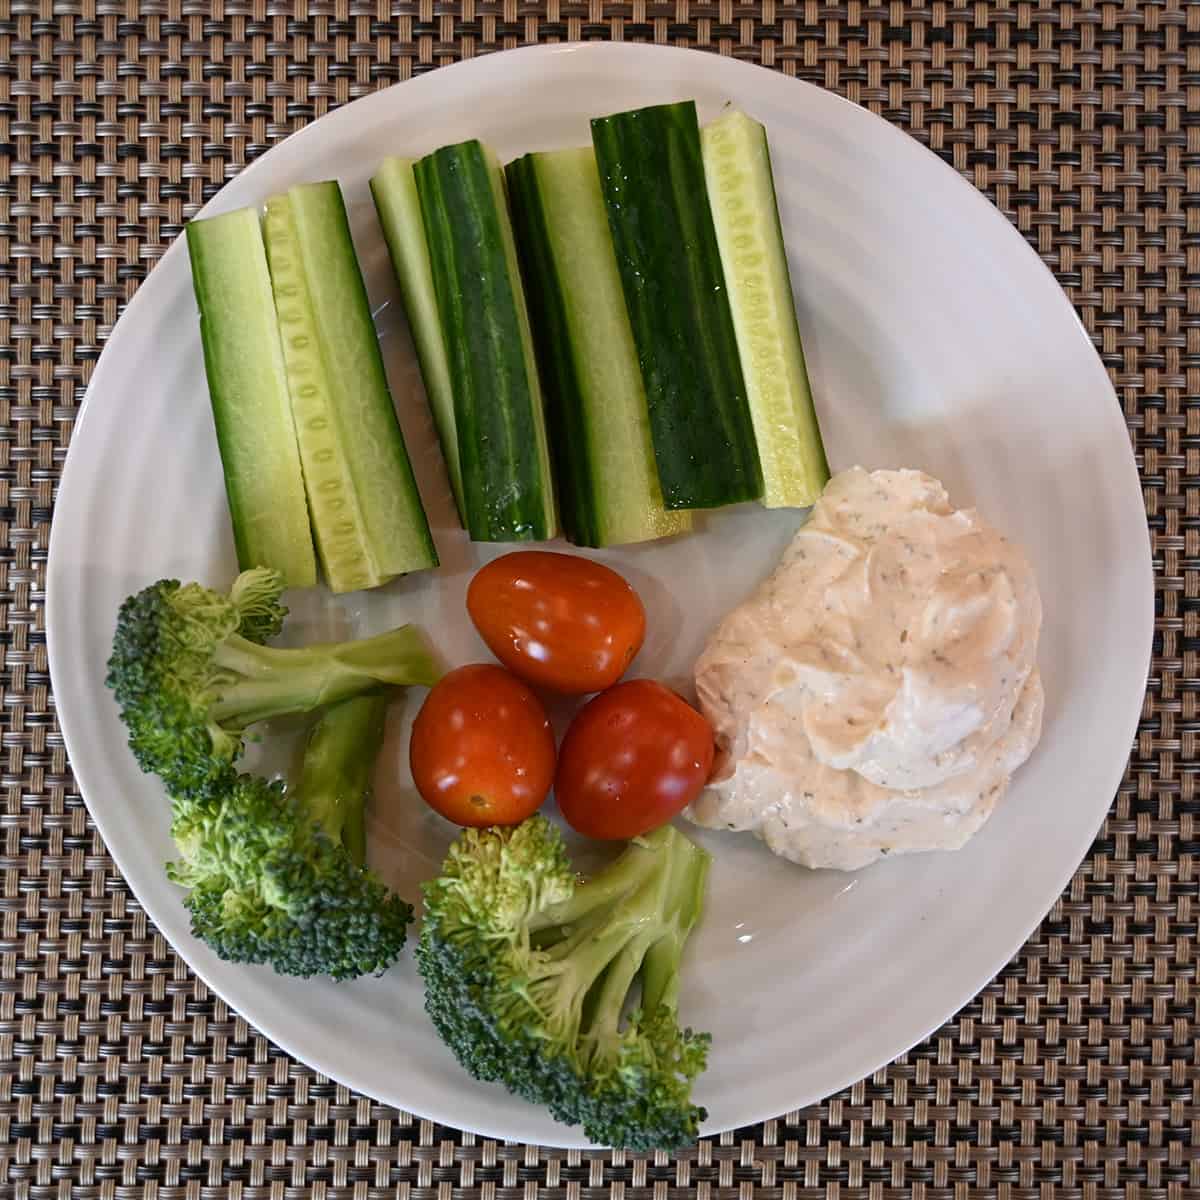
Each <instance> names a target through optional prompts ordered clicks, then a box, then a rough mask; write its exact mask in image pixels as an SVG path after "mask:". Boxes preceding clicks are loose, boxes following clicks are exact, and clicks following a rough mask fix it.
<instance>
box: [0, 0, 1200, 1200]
mask: <svg viewBox="0 0 1200 1200" xmlns="http://www.w3.org/2000/svg"><path fill="white" fill-rule="evenodd" d="M578 38H585V39H590V38H617V39H625V40H635V39H636V40H650V41H659V42H672V43H676V44H681V45H691V46H697V47H700V48H702V49H706V50H710V51H717V52H720V53H724V54H733V55H735V56H737V57H739V58H744V59H747V60H750V61H752V62H756V63H761V64H762V65H763V66H764V67H768V68H774V69H777V70H781V71H783V72H784V73H785V74H789V75H796V76H798V77H800V78H804V79H808V80H811V81H813V82H815V83H818V84H820V85H823V86H825V87H827V88H831V89H833V90H836V91H838V92H841V93H843V94H844V95H846V96H848V97H849V98H850V99H852V100H854V101H857V102H859V103H861V104H864V105H867V106H868V107H870V108H871V109H872V110H874V111H875V112H877V113H880V114H881V115H883V116H884V117H885V118H886V119H888V120H889V121H893V122H895V123H897V124H899V125H901V126H902V127H903V128H905V129H907V130H908V131H909V132H910V133H911V134H912V135H913V136H914V137H916V138H918V139H919V140H920V141H922V142H924V143H925V144H927V145H928V146H930V147H931V148H932V149H933V150H935V151H936V152H937V153H939V154H941V155H942V156H943V157H944V158H946V159H947V160H948V161H949V162H951V163H952V164H953V165H954V166H955V167H956V168H958V169H959V170H960V171H962V172H963V173H965V174H966V176H967V178H968V179H970V180H972V181H973V182H974V183H975V184H976V186H978V187H979V188H980V189H982V190H983V191H984V192H986V194H987V195H988V196H989V197H990V198H991V199H992V200H993V201H995V203H996V204H998V205H999V207H1000V208H1001V209H1002V210H1003V211H1004V212H1005V213H1006V214H1007V215H1008V217H1009V218H1010V219H1011V220H1012V221H1013V222H1014V224H1015V225H1016V226H1017V227H1018V228H1019V229H1020V231H1021V232H1022V233H1023V234H1024V235H1025V236H1026V237H1027V238H1028V239H1029V240H1030V242H1031V243H1032V244H1033V245H1034V246H1035V247H1036V249H1037V250H1038V251H1039V253H1040V254H1041V255H1042V257H1043V258H1044V260H1045V261H1046V263H1047V264H1048V265H1049V266H1050V268H1051V269H1052V270H1053V271H1054V272H1055V274H1056V275H1057V277H1058V279H1059V281H1060V283H1061V284H1062V286H1063V287H1064V288H1065V289H1066V290H1067V292H1068V293H1069V295H1070V297H1071V299H1072V301H1073V302H1074V304H1075V306H1076V309H1077V311H1078V313H1079V315H1080V318H1081V319H1082V321H1083V322H1084V324H1085V326H1086V327H1087V329H1088V331H1089V332H1090V334H1091V335H1092V337H1093V339H1094V341H1095V343H1096V345H1097V347H1098V349H1099V350H1100V352H1101V354H1102V355H1103V358H1104V361H1105V363H1106V365H1107V366H1108V368H1109V370H1110V372H1111V375H1112V378H1113V381H1114V383H1115V385H1116V388H1117V392H1118V395H1119V397H1120V400H1121V403H1122V404H1123V406H1124V412H1125V416H1126V419H1127V421H1128V424H1129V429H1130V435H1131V437H1132V438H1133V440H1134V443H1135V445H1136V450H1137V458H1138V464H1139V467H1140V468H1141V469H1142V478H1143V483H1144V490H1145V500H1146V507H1147V511H1148V514H1149V522H1150V528H1151V531H1152V536H1153V542H1154V561H1155V567H1156V570H1157V574H1158V601H1157V612H1158V633H1157V637H1156V640H1155V645H1154V661H1153V668H1152V675H1151V679H1150V684H1149V690H1148V692H1147V696H1146V701H1145V706H1144V709H1143V721H1142V725H1141V730H1140V732H1139V735H1138V738H1137V743H1136V746H1135V747H1134V751H1133V757H1132V761H1131V765H1130V769H1129V771H1128V773H1127V775H1126V779H1125V782H1124V785H1123V786H1122V788H1121V791H1120V794H1119V796H1118V797H1117V798H1116V801H1115V804H1114V806H1113V808H1112V810H1111V812H1110V815H1109V818H1108V820H1107V822H1106V824H1105V826H1104V828H1103V830H1102V831H1101V832H1100V833H1099V835H1098V837H1097V840H1096V842H1095V845H1094V846H1093V848H1092V851H1091V853H1090V856H1089V858H1088V860H1087V861H1086V862H1085V863H1084V864H1083V865H1082V866H1081V868H1080V870H1079V872H1078V873H1077V875H1076V876H1075V878H1074V880H1073V882H1072V883H1071V885H1070V887H1069V889H1068V891H1067V892H1066V894H1065V895H1064V896H1063V897H1062V898H1061V900H1060V901H1059V903H1058V904H1057V905H1056V906H1055V908H1054V910H1053V911H1052V912H1051V913H1050V915H1049V916H1048V917H1047V919H1046V920H1045V922H1044V923H1043V924H1042V926H1041V928H1040V929H1039V930H1038V931H1037V932H1036V934H1035V935H1034V936H1033V937H1032V938H1031V940H1030V941H1029V943H1028V945H1027V946H1026V947H1025V949H1024V950H1023V951H1022V953H1021V954H1020V955H1019V956H1018V958H1017V959H1016V960H1015V961H1014V962H1013V963H1012V964H1011V965H1010V966H1009V967H1008V968H1007V969H1006V970H1005V971H1004V972H1003V973H1002V975H1001V976H1000V977H999V978H998V979H997V980H996V981H994V982H993V983H992V984H991V985H989V986H988V987H987V988H986V989H985V991H984V992H983V994H982V995H980V996H979V997H978V998H977V999H976V1000H975V1001H974V1002H973V1003H972V1004H970V1005H969V1006H968V1007H967V1008H966V1009H965V1010H964V1011H963V1012H962V1013H961V1014H959V1016H958V1017H957V1018H956V1019H955V1020H953V1021H951V1022H949V1023H948V1024H947V1025H946V1026H945V1027H944V1028H943V1029H942V1030H941V1031H940V1032H939V1033H938V1034H937V1035H936V1036H935V1037H933V1038H931V1039H930V1040H929V1041H928V1042H926V1043H925V1044H923V1045H922V1046H920V1047H919V1048H917V1049H916V1050H914V1051H913V1052H912V1053H911V1054H909V1055H907V1056H906V1057H905V1058H903V1059H901V1060H900V1061H898V1062H897V1063H895V1064H893V1065H891V1066H890V1067H888V1068H886V1069H884V1070H880V1071H879V1072H877V1073H876V1074H875V1075H874V1076H873V1077H871V1078H870V1079H868V1080H866V1081H864V1082H862V1083H860V1084H858V1085H857V1086H855V1087H854V1088H852V1089H850V1090H849V1091H847V1092H845V1093H843V1094H842V1095H840V1096H837V1097H834V1098H833V1099H831V1100H829V1101H828V1102H826V1103H824V1104H822V1105H819V1106H816V1107H813V1108H811V1109H807V1110H805V1111H802V1112H795V1113H789V1114H787V1115H785V1116H782V1117H780V1118H779V1119H778V1120H775V1121H770V1122H767V1123H766V1124H764V1125H762V1126H758V1127H755V1128H751V1129H743V1130H738V1131H735V1132H733V1133H730V1134H727V1135H725V1136H723V1137H721V1138H719V1139H712V1140H709V1141H704V1142H702V1143H701V1144H700V1145H698V1146H697V1147H694V1148H692V1149H690V1150H688V1151H686V1152H683V1153H680V1154H679V1155H677V1156H675V1157H673V1158H668V1157H667V1156H664V1155H659V1156H651V1157H649V1158H646V1157H640V1158H639V1157H635V1156H630V1155H624V1154H620V1153H597V1154H594V1155H587V1154H583V1155H581V1154H578V1153H571V1154H568V1153H559V1152H555V1151H552V1150H547V1149H545V1148H539V1147H536V1146H517V1145H503V1144H497V1143H494V1142H488V1141H484V1140H482V1139H477V1138H475V1137H473V1136H472V1135H470V1134H469V1133H460V1132H458V1131H456V1130H453V1129H448V1128H444V1127H441V1126H435V1125H433V1124H432V1123H430V1122H427V1121H422V1120H420V1119H419V1118H417V1117H410V1116H409V1115H407V1114H404V1113H398V1112H395V1111H393V1110H390V1109H387V1108H384V1107H382V1106H379V1105H376V1104H373V1103H372V1102H370V1101H368V1100H366V1099H363V1098H361V1097H358V1096H356V1095H354V1094H352V1093H350V1092H348V1091H347V1090H346V1089H344V1088H341V1087H338V1086H336V1085H334V1084H332V1083H330V1082H328V1081H327V1080H326V1079H324V1078H323V1077H321V1076H318V1075H316V1074H314V1073H313V1072H311V1071H309V1070H308V1069H307V1068H305V1067H304V1066H303V1065H301V1064H300V1063H297V1062H295V1061H294V1060H292V1059H290V1058H288V1057H287V1056H285V1055H283V1054H281V1053H280V1052H279V1051H277V1050H276V1049H275V1048H274V1047H272V1046H271V1045H270V1044H269V1043H268V1042H267V1041H266V1040H265V1039H264V1038H262V1037H261V1036H260V1035H259V1034H257V1033H256V1032H255V1030H253V1029H252V1028H250V1027H248V1026H247V1024H246V1023H245V1022H244V1021H243V1020H241V1019H240V1018H239V1017H238V1016H236V1015H235V1014H234V1013H232V1012H230V1011H229V1010H228V1008H227V1007H226V1006H225V1005H224V1004H223V1003H222V1002H221V1001H220V1000H219V999H217V998H216V997H214V996H212V995H210V994H209V993H208V991H207V990H206V989H205V988H204V987H203V986H202V985H201V984H199V983H198V982H197V981H195V980H194V979H193V978H192V977H191V976H190V975H189V974H188V972H187V970H186V969H185V968H184V966H183V965H182V963H181V962H180V961H179V960H178V959H177V958H176V957H175V956H174V955H173V953H172V952H171V949H170V947H169V946H167V945H166V944H165V942H164V941H163V939H162V937H161V936H160V935H159V934H158V933H157V932H156V931H155V929H154V928H153V927H152V926H151V925H150V924H149V922H148V921H147V920H146V917H145V915H144V914H143V913H142V912H141V910H140V909H139V907H138V905H137V903H136V901H135V900H134V898H133V896H132V895H131V894H130V893H129V892H128V890H127V889H126V887H125V885H124V883H123V881H122V880H121V878H120V876H119V875H118V874H117V872H116V870H115V868H114V866H113V864H112V862H111V861H110V860H109V858H108V857H107V856H106V854H105V849H104V846H103V845H102V844H101V842H100V840H99V839H98V837H97V836H96V835H95V834H94V832H93V830H92V828H91V826H90V824H89V821H88V817H87V813H86V810H85V809H84V807H83V804H82V803H81V801H80V799H79V796H78V794H77V792H76V790H75V787H74V784H73V781H72V778H71V775H70V770H69V767H68V764H67V762H66V759H65V755H64V752H63V746H62V740H61V737H60V735H59V733H58V730H57V726H56V724H55V717H54V700H53V697H52V696H51V694H50V692H49V686H48V685H49V677H48V673H47V667H46V650H45V642H44V636H43V619H42V612H43V607H42V600H43V580H44V568H45V556H46V545H47V539H48V531H49V522H50V517H51V510H52V502H53V497H54V489H55V483H56V479H57V476H58V473H59V471H60V469H61V467H62V463H63V460H64V457H65V455H66V452H67V447H68V445H69V442H70V437H71V429H72V423H73V419H74V417H75V414H76V412H77V410H78V406H79V403H80V400H81V398H82V394H83V389H84V387H85V386H86V384H87V380H88V377H89V374H90V371H91V368H92V365H93V363H94V362H95V360H96V358H97V356H98V354H99V352H100V348H101V346H102V345H103V343H104V340H105V337H106V335H107V334H108V332H109V330H110V329H111V328H112V325H113V323H114V321H115V320H116V318H117V316H118V314H119V312H120V311H121V308H122V306H123V304H124V303H125V302H126V301H127V300H128V299H129V297H130V296H131V295H132V293H133V291H134V289H135V288H136V287H137V286H138V283H139V282H140V281H141V280H142V279H143V278H144V277H145V275H146V272H147V271H148V270H149V269H150V268H151V267H152V266H153V264H154V262H155V261H156V260H157V259H158V257H159V256H160V255H161V254H162V252H163V250H164V249H165V248H166V246H167V245H168V244H169V243H170V241H171V239H172V238H174V237H175V236H177V235H178V233H179V231H180V229H181V227H182V224H183V222H184V221H185V220H186V219H187V218H188V217H190V216H191V215H192V214H193V213H194V212H195V211H196V209H197V208H198V207H199V205H200V204H201V203H202V202H203V201H204V200H206V199H207V198H208V197H209V196H211V195H212V194H213V193H214V192H215V191H216V189H217V188H219V187H220V186H221V184H222V182H223V181H225V180H227V179H229V178H231V177H232V176H233V175H235V174H236V173H237V172H238V170H239V169H240V168H241V167H242V166H243V165H244V164H245V163H246V162H248V161H250V160H251V159H253V158H255V157H256V156H257V155H259V154H261V153H263V152H264V151H265V150H267V149H268V148H269V147H270V146H271V145H272V144H273V143H275V142H276V141H278V140H279V139H281V138H283V137H285V136H286V135H287V134H288V133H289V132H291V131H292V130H294V129H296V128H298V127H300V126H301V125H303V124H305V123H306V122H308V121H311V120H314V119H316V118H317V117H319V116H321V115H322V113H324V112H326V111H328V110H329V109H330V108H332V107H334V106H336V105H339V104H342V103H345V102H346V101H348V100H351V99H353V98H354V97H356V96H360V95H363V94H365V93H367V92H369V91H371V90H373V89H376V88H380V87H386V86H388V85H389V84H392V83H395V82H397V81H400V80H403V79H407V78H409V77H410V76H411V75H414V74H417V73H419V72H423V71H427V70H430V69H433V68H436V67H437V66H438V65H440V64H442V63H446V62H450V61H453V60H456V59H459V58H463V57H469V56H472V55H477V54H482V53H485V52H492V51H495V50H500V49H505V48H509V47H514V46H517V45H522V44H525V43H527V42H532V41H547V40H562V39H578ZM1046 402H1047V403H1053V397H1047V398H1046ZM113 467H114V469H119V464H116V463H114V464H113ZM0 647H2V652H3V660H2V664H0V699H2V702H0V748H2V757H0V788H2V789H3V802H2V808H0V821H2V824H3V840H2V842H0V870H2V871H3V886H2V889H0V1164H2V1169H0V1189H3V1192H4V1194H6V1195H13V1196H17V1197H30V1198H33V1197H50V1196H55V1197H59V1196H61V1197H65V1196H67V1195H68V1194H70V1195H75V1196H78V1197H81V1198H89V1200H90V1198H92V1197H107V1198H113V1197H127V1196H130V1197H131V1196H135V1195H137V1196H141V1195H146V1196H150V1195H157V1196H161V1197H163V1198H164V1200H173V1198H176V1197H185V1196H186V1197H188V1198H189V1200H198V1198H200V1197H210V1196H217V1195H218V1194H225V1193H226V1192H228V1193H229V1194H231V1195H235V1196H242V1197H247V1198H258V1197H267V1196H270V1197H273V1198H282V1197H290V1196H300V1195H302V1194H308V1193H309V1192H310V1191H311V1192H312V1193H314V1194H316V1195H318V1196H321V1195H334V1196H339V1197H341V1196H346V1197H349V1196H351V1195H353V1196H355V1197H359V1198H362V1197H366V1196H373V1195H383V1194H387V1193H393V1194H394V1193H398V1194H399V1195H400V1196H402V1197H408V1198H411V1200H475V1198H476V1197H477V1198H478V1200H682V1198H683V1197H685V1196H687V1195H690V1194H695V1195H696V1196H697V1197H698V1200H734V1198H735V1197H736V1198H737V1200H750V1196H751V1193H755V1194H756V1195H761V1196H762V1197H764V1198H766V1197H770V1198H771V1200H775V1198H776V1197H778V1198H779V1200H803V1198H807V1197H818V1196H821V1197H828V1198H829V1200H835V1198H843V1197H844V1198H845V1200H859V1198H860V1197H862V1198H868V1197H869V1198H870V1200H884V1198H885V1197H891V1196H896V1195H899V1194H900V1193H906V1194H907V1193H910V1192H911V1193H914V1194H916V1195H919V1196H921V1197H927V1198H928V1200H935V1198H941V1197H947V1198H949V1197H952V1196H953V1197H967V1196H977V1195H984V1194H988V1195H991V1194H995V1195H998V1196H1006V1197H1012V1198H1014V1200H1017V1198H1025V1197H1029V1198H1033V1197H1043V1196H1045V1195H1046V1194H1047V1193H1048V1192H1050V1191H1053V1192H1054V1194H1056V1195H1060V1196H1064V1197H1076V1196H1079V1197H1089V1198H1096V1200H1102V1198H1107V1197H1113V1198H1115V1197H1118V1196H1120V1197H1122V1200H1127V1198H1128V1197H1130V1196H1133V1195H1140V1196H1151V1197H1157V1196H1163V1197H1171V1198H1172V1200H1184V1197H1186V1196H1200V1154H1198V1151H1197V1143H1198V1142H1200V1007H1198V1006H1200V986H1198V984H1197V961H1198V955H1200V952H1198V950H1197V917H1198V913H1200V899H1198V896H1197V889H1198V876H1200V857H1198V856H1200V799H1198V789H1197V771H1198V769H1200V4H1196V3H1194V2H1190V0H1143V2H1139V0H1124V2H1123V3H1099V2H1095V3H1093V2H1090V0H1080V2H1077V3H1076V2H1071V0H1062V2H1058V3H1051V2H1050V0H1011V2H1010V0H974V2H967V0H931V2H929V3H914V4H904V3H899V2H898V0H893V2H890V3H883V2H880V3H877V4H869V3H863V2H861V0H855V2H853V3H848V4H826V3H820V2H818V0H804V2H803V3H798V4H785V3H777V2H774V0H765V2H764V3H761V4H741V3H731V2H730V0H720V2H718V3H695V2H690V0H675V2H673V3H659V2H651V0H633V2H632V3H611V4H610V3H602V2H601V0H586V2H578V3H577V2H571V0H547V2H546V3H534V2H532V0H519V2H518V0H464V2H463V3H461V4H460V3H449V2H446V0H436V2H434V0H420V2H419V3H399V2H397V0H310V2H308V3H306V2H305V0H297V3H296V4H295V5H292V4H290V3H285V2H284V0H226V2H225V3H222V2H221V0H212V2H211V3H209V2H201V0H0Z"/></svg>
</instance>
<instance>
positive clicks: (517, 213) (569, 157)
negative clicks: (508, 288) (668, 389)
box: [506, 147, 692, 546]
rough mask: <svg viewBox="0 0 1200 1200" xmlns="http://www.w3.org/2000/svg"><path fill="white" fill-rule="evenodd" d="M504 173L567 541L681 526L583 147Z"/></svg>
mask: <svg viewBox="0 0 1200 1200" xmlns="http://www.w3.org/2000/svg"><path fill="white" fill-rule="evenodd" d="M506 175H507V179H508V190H509V196H510V198H511V200H512V209H513V223H514V226H515V228H516V233H517V245H518V249H519V252H520V256H521V265H522V268H523V273H524V277H525V282H526V288H527V296H528V299H529V308H530V314H531V317H532V324H533V330H534V342H535V344H536V346H537V350H538V355H539V361H540V362H541V365H542V368H543V372H544V378H545V383H546V389H547V403H546V411H547V421H548V424H549V428H550V442H551V449H552V451H553V455H554V465H555V468H556V471H557V478H558V485H559V494H558V504H559V511H560V513H561V515H562V521H563V525H564V527H565V529H566V533H567V536H568V537H569V538H570V540H571V541H573V542H574V543H576V545H582V546H609V545H616V544H620V543H624V542H640V541H646V540H648V539H650V538H657V537H664V536H667V535H669V534H674V533H681V532H684V531H686V530H687V529H690V528H691V524H692V520H691V514H690V513H688V512H683V511H680V512H668V511H667V510H666V509H665V508H664V507H663V500H662V489H661V488H660V486H659V482H658V469H657V467H656V465H655V461H654V447H653V445H652V443H651V439H650V420H649V415H648V413H647V411H646V394H645V390H644V389H643V387H642V377H641V372H640V370H639V368H638V360H637V350H636V348H635V347H634V344H633V333H632V331H631V330H630V328H629V317H628V315H627V314H626V311H625V298H624V296H623V295H622V292H621V280H620V277H619V275H618V274H617V261H616V258H615V257H614V255H613V249H612V240H611V238H610V236H609V232H608V218H607V216H606V215H605V211H604V198H603V196H601V194H600V175H599V172H598V171H597V169H596V158H595V155H594V154H593V152H592V150H591V147H584V148H583V149H579V150H559V151H555V152H553V153H548V154H527V155H525V156H524V157H523V158H519V159H518V160H517V161H516V162H514V163H510V164H509V166H508V168H507V171H506Z"/></svg>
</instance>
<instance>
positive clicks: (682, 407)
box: [592, 101, 762, 508]
mask: <svg viewBox="0 0 1200 1200" xmlns="http://www.w3.org/2000/svg"><path fill="white" fill-rule="evenodd" d="M592 144H593V146H594V147H595V151H596V159H597V163H598V165H599V168H600V180H601V187H602V191H603V193H604V200H605V206H606V209H607V214H608V223H609V228H610V230H611V233H612V240H613V247H614V249H615V251H616V258H617V266H618V269H619V271H620V276H621V284H622V288H623V290H624V293H625V303H626V306H627V308H628V310H629V318H630V324H631V326H632V328H633V338H634V342H635V344H636V345H637V350H638V359H639V362H640V364H641V369H642V378H643V381H644V383H645V388H646V399H647V403H648V406H649V412H650V429H651V433H652V434H653V438H654V453H655V457H656V459H657V462H658V473H659V479H660V481H661V483H662V490H663V497H664V499H665V502H666V505H667V507H668V508H714V507H717V506H719V505H723V504H733V503H736V502H738V501H741V500H753V499H756V498H758V497H759V496H760V495H761V493H762V475H761V472H760V469H759V463H758V452H757V449H756V447H755V440H754V426H753V422H752V421H751V417H750V409H749V405H748V404H747V400H746V387H745V383H744V380H743V377H742V367H741V361H740V359H739V356H738V346H737V338H736V336H735V334H734V328H733V319H732V317H731V315H730V311H729V301H728V298H727V296H726V291H725V278H724V272H723V269H722V266H721V258H720V253H719V251H718V248H717V239H716V233H715V232H714V229H713V220H712V213H711V212H710V210H709V202H708V192H707V189H706V186H705V178H704V163H703V159H702V156H701V149H700V127H699V124H698V122H697V120H696V106H695V104H694V103H693V102H691V101H687V102H685V103H681V104H662V105H657V106H654V107H652V108H642V109H636V110H634V111H632V112H623V113H618V114H616V115H615V116H611V117H598V118H596V119H595V120H594V121H592Z"/></svg>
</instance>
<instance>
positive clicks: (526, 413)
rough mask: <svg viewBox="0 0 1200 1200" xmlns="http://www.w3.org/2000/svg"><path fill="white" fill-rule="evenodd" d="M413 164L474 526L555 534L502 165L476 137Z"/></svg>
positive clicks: (478, 533) (503, 538)
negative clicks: (500, 185)
mask: <svg viewBox="0 0 1200 1200" xmlns="http://www.w3.org/2000/svg"><path fill="white" fill-rule="evenodd" d="M415 170H416V177H417V192H418V195H419V197H420V201H421V216H422V220H423V222H424V225H425V237H426V241H427V244H428V246H429V259H430V266H431V269H432V274H433V282H434V290H435V292H436V294H437V301H438V312H439V314H440V317H441V324H442V330H443V333H444V335H445V340H446V348H447V351H448V353H449V357H450V374H451V379H452V382H453V388H454V408H455V422H456V426H457V430H458V448H459V463H460V467H461V471H462V491H463V504H464V507H465V509H466V516H467V528H468V531H469V533H470V536H471V538H472V540H474V541H485V542H507V541H530V540H544V539H546V538H551V537H553V536H554V534H555V516H554V498H553V485H552V483H551V480H550V473H549V469H548V465H549V464H548V458H549V455H548V451H547V450H546V448H545V447H546V435H545V428H544V416H543V413H542V397H541V389H540V386H539V383H538V378H537V370H536V366H535V365H534V363H533V354H532V346H531V345H530V344H529V343H530V337H529V331H528V320H527V317H526V315H525V311H524V305H525V300H524V294H523V292H522V289H521V281H520V276H519V273H518V272H517V271H516V269H515V252H514V253H513V254H511V255H510V253H509V251H508V243H511V240H512V233H511V229H509V228H508V214H507V211H506V210H505V208H504V207H503V192H502V191H501V192H500V203H497V187H496V181H495V179H494V174H495V173H498V171H499V168H498V167H496V166H494V165H493V164H492V163H491V162H490V161H489V156H488V155H487V154H486V152H485V151H484V148H483V146H482V145H481V144H480V143H479V142H477V141H471V142H463V143H461V144H460V145H456V146H446V147H443V148H442V149H440V150H437V151H435V152H434V153H433V154H430V155H427V156H426V157H425V158H422V159H420V160H419V161H418V162H417V165H416V168H415ZM506 238H507V242H506Z"/></svg>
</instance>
